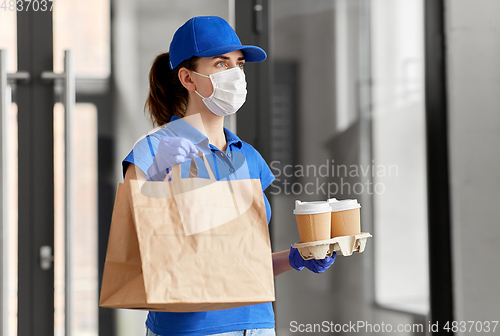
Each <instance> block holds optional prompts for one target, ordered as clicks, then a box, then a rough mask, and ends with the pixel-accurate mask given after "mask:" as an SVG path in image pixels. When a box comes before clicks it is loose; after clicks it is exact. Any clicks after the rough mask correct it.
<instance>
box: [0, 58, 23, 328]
mask: <svg viewBox="0 0 500 336" xmlns="http://www.w3.org/2000/svg"><path fill="white" fill-rule="evenodd" d="M7 64H8V62H7V50H5V49H0V189H1V190H0V214H1V218H0V221H1V222H0V240H1V241H0V244H1V246H0V272H1V274H0V302H1V303H0V325H1V326H2V327H1V330H0V331H1V332H2V335H7V334H8V322H9V320H8V313H9V306H8V302H9V297H8V295H9V294H8V275H7V272H8V269H7V268H8V264H9V256H8V251H9V240H8V239H9V215H8V214H9V206H8V204H7V202H8V196H9V195H8V192H9V183H8V181H9V172H8V169H7V167H8V159H9V153H8V149H9V139H10V136H9V119H10V117H9V115H10V109H11V103H12V102H11V100H12V88H11V86H10V85H9V84H11V85H12V84H16V83H20V84H23V83H27V82H28V81H29V80H30V74H29V73H28V72H24V71H19V72H16V73H7Z"/></svg>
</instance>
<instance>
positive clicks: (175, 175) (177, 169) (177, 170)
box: [165, 148, 217, 182]
mask: <svg viewBox="0 0 500 336" xmlns="http://www.w3.org/2000/svg"><path fill="white" fill-rule="evenodd" d="M198 156H199V157H200V158H201V159H202V160H203V163H204V164H205V168H206V169H207V172H208V176H209V178H210V180H212V181H213V182H216V181H217V179H216V178H215V176H214V173H213V172H212V169H211V168H210V164H209V163H208V161H207V157H206V156H205V155H203V152H202V151H201V150H200V149H199V148H198ZM192 160H194V158H193V159H192ZM195 164H196V161H195ZM191 165H192V163H191ZM191 169H192V167H190V170H191ZM170 175H171V176H172V179H179V180H180V179H181V164H180V163H178V164H176V165H174V166H173V167H172V169H171V170H170V171H169V173H168V174H167V176H166V177H165V181H168V178H169V176H170Z"/></svg>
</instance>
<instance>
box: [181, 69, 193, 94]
mask: <svg viewBox="0 0 500 336" xmlns="http://www.w3.org/2000/svg"><path fill="white" fill-rule="evenodd" d="M178 75H179V81H180V82H181V84H182V86H184V87H185V88H186V90H188V91H190V92H194V90H196V84H195V83H194V81H193V78H192V74H191V71H189V70H188V69H187V68H185V67H182V68H180V69H179V74H178Z"/></svg>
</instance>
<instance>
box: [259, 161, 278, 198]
mask: <svg viewBox="0 0 500 336" xmlns="http://www.w3.org/2000/svg"><path fill="white" fill-rule="evenodd" d="M259 160H260V183H261V184H262V190H266V189H267V187H269V186H270V185H271V183H273V181H274V180H275V177H274V174H273V173H272V171H271V169H270V168H269V166H268V165H267V162H266V160H264V158H263V157H262V155H260V153H259Z"/></svg>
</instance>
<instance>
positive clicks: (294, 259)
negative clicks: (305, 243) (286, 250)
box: [288, 244, 337, 273]
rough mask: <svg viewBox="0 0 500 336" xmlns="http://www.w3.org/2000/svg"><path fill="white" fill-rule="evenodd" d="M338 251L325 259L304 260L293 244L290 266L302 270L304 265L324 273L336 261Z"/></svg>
mask: <svg viewBox="0 0 500 336" xmlns="http://www.w3.org/2000/svg"><path fill="white" fill-rule="evenodd" d="M336 256H337V253H335V252H333V254H332V256H331V257H326V258H325V259H309V260H304V258H302V256H301V255H300V252H299V250H298V249H296V248H295V247H293V244H292V245H291V246H290V255H289V257H288V261H289V262H290V266H292V267H293V268H295V269H296V270H297V271H300V270H302V269H303V268H304V267H306V268H307V269H309V270H311V271H313V272H314V273H323V272H324V271H326V270H327V269H328V268H329V267H330V266H331V265H332V264H333V263H334V262H335V257H336Z"/></svg>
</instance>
